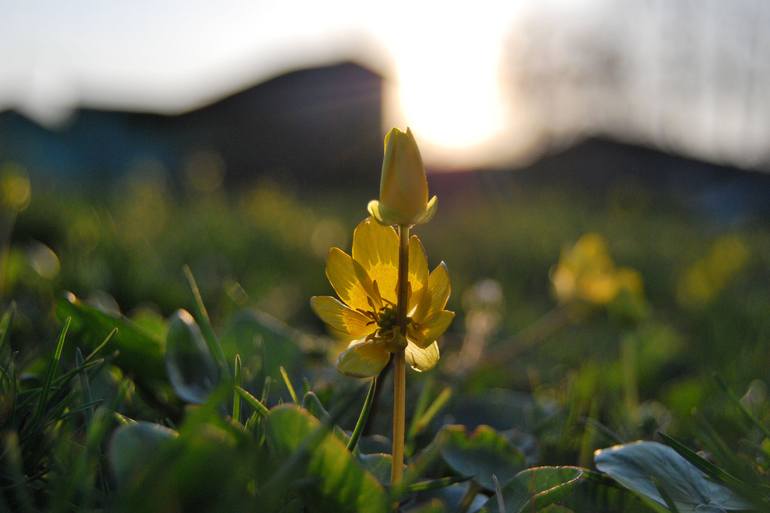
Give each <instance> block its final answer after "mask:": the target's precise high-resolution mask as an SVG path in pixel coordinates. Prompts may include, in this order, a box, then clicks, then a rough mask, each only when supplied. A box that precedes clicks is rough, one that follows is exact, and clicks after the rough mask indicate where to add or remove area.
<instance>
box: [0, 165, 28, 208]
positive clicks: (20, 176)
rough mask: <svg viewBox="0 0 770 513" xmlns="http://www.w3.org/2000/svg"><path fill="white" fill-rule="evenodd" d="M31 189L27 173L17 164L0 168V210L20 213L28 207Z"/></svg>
mask: <svg viewBox="0 0 770 513" xmlns="http://www.w3.org/2000/svg"><path fill="white" fill-rule="evenodd" d="M30 197H31V187H30V183H29V178H28V177H27V173H26V171H25V170H24V168H22V167H21V166H19V165H17V164H5V165H4V166H3V167H2V168H0V208H2V207H7V208H9V209H10V210H13V211H16V212H21V211H22V210H24V209H25V208H27V206H28V205H29V200H30Z"/></svg>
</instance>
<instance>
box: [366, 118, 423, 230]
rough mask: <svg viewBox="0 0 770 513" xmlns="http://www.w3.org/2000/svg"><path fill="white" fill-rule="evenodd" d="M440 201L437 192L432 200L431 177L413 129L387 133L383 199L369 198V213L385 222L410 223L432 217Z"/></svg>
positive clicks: (381, 183) (381, 190) (405, 224)
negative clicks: (429, 182)
mask: <svg viewBox="0 0 770 513" xmlns="http://www.w3.org/2000/svg"><path fill="white" fill-rule="evenodd" d="M437 205H438V198H436V196H433V197H432V198H431V199H430V201H428V180H427V179H426V178H425V167H424V166H423V165H422V157H421V156H420V150H419V148H417V142H416V141H415V140H414V135H412V131H411V130H409V128H407V129H406V132H402V131H400V130H399V129H397V128H394V129H392V130H391V131H390V132H388V135H386V136H385V156H384V158H383V160H382V176H381V178H380V200H379V201H377V200H372V201H370V202H369V205H368V207H367V208H368V210H369V213H370V214H371V215H372V216H374V218H375V219H377V220H378V221H379V222H381V223H382V224H389V225H393V224H397V225H401V226H409V225H413V224H420V223H427V222H428V221H430V219H431V218H432V217H433V214H435V213H436V206H437Z"/></svg>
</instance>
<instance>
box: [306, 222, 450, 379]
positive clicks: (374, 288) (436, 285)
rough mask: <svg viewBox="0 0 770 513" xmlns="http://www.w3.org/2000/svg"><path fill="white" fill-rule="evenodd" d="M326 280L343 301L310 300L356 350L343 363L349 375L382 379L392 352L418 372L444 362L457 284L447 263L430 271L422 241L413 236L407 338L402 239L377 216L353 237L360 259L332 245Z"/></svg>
mask: <svg viewBox="0 0 770 513" xmlns="http://www.w3.org/2000/svg"><path fill="white" fill-rule="evenodd" d="M326 276H327V278H329V282H330V283H331V285H332V287H333V288H334V290H335V292H337V295H338V296H339V298H340V299H341V300H342V301H339V300H337V299H336V298H333V297H331V296H314V297H312V298H311V299H310V305H311V307H312V308H313V311H314V312H315V313H316V314H317V315H318V317H320V318H321V320H323V321H324V322H325V323H326V324H327V325H328V326H329V330H330V331H331V333H332V334H333V335H335V336H336V337H337V338H339V339H340V340H343V341H345V342H348V343H349V345H348V347H347V349H346V350H345V351H343V352H342V353H341V354H340V355H339V357H338V358H337V368H338V369H339V370H340V372H342V373H343V374H347V375H350V376H356V377H370V376H376V375H377V374H379V372H380V371H381V370H382V369H383V368H384V367H385V365H387V364H388V361H389V360H390V353H392V352H395V351H398V350H400V349H404V352H405V357H406V362H407V363H409V365H410V366H411V367H412V368H413V369H414V370H416V371H425V370H428V369H430V368H432V367H433V366H435V365H436V363H437V362H438V359H439V349H438V344H437V343H436V339H437V338H438V337H439V336H441V334H443V333H444V331H446V329H447V328H448V327H449V324H450V323H451V322H452V319H453V318H454V315H455V314H454V312H450V311H448V310H444V307H445V306H446V303H447V300H448V299H449V293H450V283H449V273H448V272H447V268H446V265H445V264H444V263H443V262H442V263H440V264H439V265H438V266H437V267H436V268H435V269H434V270H433V272H431V273H430V274H428V260H427V257H426V255H425V249H423V246H422V243H421V242H420V239H418V238H417V236H415V235H412V237H411V238H410V239H409V278H408V279H409V289H408V290H409V294H408V304H407V336H406V340H404V337H403V336H402V335H401V331H400V329H399V327H398V326H397V324H396V297H397V290H396V289H397V287H398V235H397V233H396V231H395V230H394V229H393V228H392V227H390V226H383V225H381V224H379V223H377V222H375V221H374V220H373V219H372V218H368V219H366V220H364V221H362V222H361V223H360V224H359V225H358V226H357V227H356V229H355V231H354V232H353V255H352V257H351V256H350V255H348V254H347V253H345V252H344V251H342V250H340V249H339V248H332V249H331V250H330V251H329V258H328V260H327V262H326Z"/></svg>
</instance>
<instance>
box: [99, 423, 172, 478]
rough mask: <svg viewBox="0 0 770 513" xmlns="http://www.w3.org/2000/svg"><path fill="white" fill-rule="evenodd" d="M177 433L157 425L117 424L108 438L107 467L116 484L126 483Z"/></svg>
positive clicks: (145, 466) (144, 467)
mask: <svg viewBox="0 0 770 513" xmlns="http://www.w3.org/2000/svg"><path fill="white" fill-rule="evenodd" d="M176 437H177V433H176V432H175V431H173V430H171V429H168V428H166V427H164V426H161V425H159V424H153V423H151V422H136V423H134V424H127V425H125V426H121V427H119V428H118V429H117V430H116V431H115V433H114V434H113V435H112V440H110V448H109V455H110V467H111V468H112V473H113V475H114V476H115V479H117V481H118V483H120V484H126V483H128V482H129V481H131V479H132V478H134V477H135V476H136V475H137V474H138V473H139V472H141V471H142V470H143V469H146V468H147V466H148V465H149V464H150V462H152V461H153V459H154V458H155V456H156V455H157V453H158V450H159V449H160V448H161V447H162V446H163V445H164V444H166V443H167V442H168V441H169V440H173V439H175V438H176Z"/></svg>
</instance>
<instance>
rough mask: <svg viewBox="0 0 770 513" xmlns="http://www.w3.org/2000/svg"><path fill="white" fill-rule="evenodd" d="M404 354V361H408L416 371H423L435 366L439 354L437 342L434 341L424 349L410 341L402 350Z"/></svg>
mask: <svg viewBox="0 0 770 513" xmlns="http://www.w3.org/2000/svg"><path fill="white" fill-rule="evenodd" d="M404 356H405V358H406V363H408V364H409V366H410V367H412V369H414V370H416V371H417V372H423V371H426V370H430V369H432V368H433V367H435V366H436V364H437V363H438V360H439V357H440V354H439V350H438V344H437V343H435V342H434V343H432V344H431V345H430V346H428V347H427V348H425V349H422V348H420V347H418V346H417V345H416V344H413V343H411V342H410V343H409V344H407V346H406V349H405V350H404Z"/></svg>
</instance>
